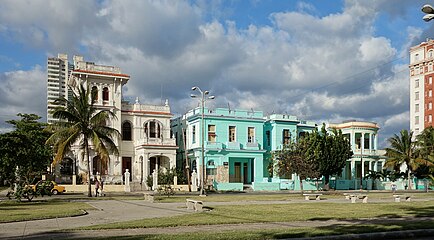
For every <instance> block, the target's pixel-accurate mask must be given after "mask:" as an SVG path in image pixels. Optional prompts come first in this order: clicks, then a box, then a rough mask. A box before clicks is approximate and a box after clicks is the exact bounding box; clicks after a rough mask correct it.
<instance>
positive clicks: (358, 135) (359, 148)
mask: <svg viewBox="0 0 434 240" xmlns="http://www.w3.org/2000/svg"><path fill="white" fill-rule="evenodd" d="M333 128H335V129H338V130H341V131H342V134H343V135H344V136H345V137H346V138H347V139H349V141H350V143H351V149H352V151H353V153H354V155H353V157H352V158H351V159H348V160H347V163H346V166H345V168H344V170H343V171H342V175H341V176H338V177H337V178H336V181H335V184H336V189H338V190H347V189H360V188H361V186H362V185H361V184H363V189H370V188H372V185H370V184H369V183H368V181H367V180H364V181H362V182H361V179H363V178H364V176H365V175H366V174H368V173H369V171H377V172H378V171H380V170H382V169H383V166H384V163H385V157H384V154H385V152H384V151H381V150H378V130H379V129H380V127H379V126H378V125H377V124H376V123H373V122H362V121H353V120H351V121H346V122H343V123H338V124H329V125H328V129H329V130H331V129H333Z"/></svg>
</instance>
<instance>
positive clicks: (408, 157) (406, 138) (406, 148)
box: [384, 129, 418, 189]
mask: <svg viewBox="0 0 434 240" xmlns="http://www.w3.org/2000/svg"><path fill="white" fill-rule="evenodd" d="M412 139H413V132H408V131H407V130H405V129H403V130H401V132H400V135H397V134H395V135H394V136H393V137H391V138H389V139H388V141H389V143H390V147H388V148H386V156H387V157H388V159H387V160H386V163H385V164H384V165H385V167H392V168H393V169H394V170H395V171H399V170H400V167H401V166H402V164H404V163H405V164H406V166H407V179H408V188H409V189H411V172H412V171H414V170H415V169H416V168H417V162H418V161H417V160H416V152H415V146H416V144H415V142H414V141H413V140H412Z"/></svg>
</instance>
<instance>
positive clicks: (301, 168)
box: [272, 135, 321, 192]
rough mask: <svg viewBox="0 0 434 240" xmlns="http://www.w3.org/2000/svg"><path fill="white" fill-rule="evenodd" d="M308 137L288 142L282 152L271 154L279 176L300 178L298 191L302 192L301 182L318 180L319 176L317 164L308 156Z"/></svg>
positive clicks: (309, 146)
mask: <svg viewBox="0 0 434 240" xmlns="http://www.w3.org/2000/svg"><path fill="white" fill-rule="evenodd" d="M309 140H310V138H309V135H306V136H305V137H304V138H301V139H299V141H297V142H290V143H289V144H287V145H285V146H284V147H283V149H282V150H278V151H275V152H273V154H272V159H273V161H272V164H273V166H275V170H274V171H275V172H276V173H277V174H278V175H279V176H285V175H289V174H292V173H297V175H298V176H299V178H300V189H301V192H303V180H305V179H307V178H318V177H320V176H321V175H320V174H319V171H318V164H317V162H316V159H315V158H314V157H313V155H311V154H310V151H309V148H311V147H312V146H313V145H310V141H309Z"/></svg>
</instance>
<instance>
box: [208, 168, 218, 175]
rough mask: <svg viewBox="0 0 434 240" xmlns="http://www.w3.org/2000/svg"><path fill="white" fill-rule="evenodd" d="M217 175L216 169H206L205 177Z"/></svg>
mask: <svg viewBox="0 0 434 240" xmlns="http://www.w3.org/2000/svg"><path fill="white" fill-rule="evenodd" d="M216 174H217V169H216V168H206V175H207V176H213V175H216Z"/></svg>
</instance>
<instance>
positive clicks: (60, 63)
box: [47, 54, 73, 123]
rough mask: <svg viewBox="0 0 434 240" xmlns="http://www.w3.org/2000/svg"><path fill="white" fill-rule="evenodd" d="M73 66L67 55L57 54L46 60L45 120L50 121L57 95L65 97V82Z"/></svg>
mask: <svg viewBox="0 0 434 240" xmlns="http://www.w3.org/2000/svg"><path fill="white" fill-rule="evenodd" d="M72 68H73V66H72V65H71V64H70V63H69V62H68V55H66V54H58V55H57V57H50V58H48V60H47V76H48V79H47V122H48V123H52V122H53V121H54V120H55V119H54V118H53V116H52V114H51V111H52V110H53V109H54V108H55V107H56V106H55V105H54V104H53V102H54V100H56V99H58V98H59V97H67V82H68V76H69V73H70V71H71V70H72Z"/></svg>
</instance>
